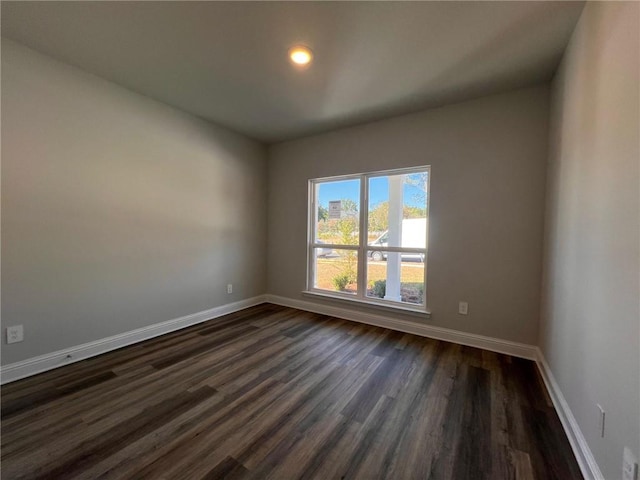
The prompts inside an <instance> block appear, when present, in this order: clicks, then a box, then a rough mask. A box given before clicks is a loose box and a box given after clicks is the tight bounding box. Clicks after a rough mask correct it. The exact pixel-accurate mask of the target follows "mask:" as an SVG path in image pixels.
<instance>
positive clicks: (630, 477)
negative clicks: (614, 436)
mask: <svg viewBox="0 0 640 480" xmlns="http://www.w3.org/2000/svg"><path fill="white" fill-rule="evenodd" d="M622 480H638V460H637V459H636V457H635V456H634V455H633V453H631V450H629V449H628V448H627V447H624V454H623V456H622Z"/></svg>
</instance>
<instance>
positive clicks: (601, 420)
mask: <svg viewBox="0 0 640 480" xmlns="http://www.w3.org/2000/svg"><path fill="white" fill-rule="evenodd" d="M596 406H597V407H598V411H599V412H600V417H599V418H598V429H599V430H600V437H602V438H604V409H603V408H602V407H601V406H600V404H596Z"/></svg>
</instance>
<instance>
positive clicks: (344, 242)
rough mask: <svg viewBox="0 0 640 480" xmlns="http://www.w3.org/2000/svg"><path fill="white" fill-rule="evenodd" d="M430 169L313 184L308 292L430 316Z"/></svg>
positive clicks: (421, 168) (377, 174)
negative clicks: (428, 301) (428, 252)
mask: <svg viewBox="0 0 640 480" xmlns="http://www.w3.org/2000/svg"><path fill="white" fill-rule="evenodd" d="M429 180H430V169H429V167H419V168H411V169H403V170H393V171H386V172H375V173H367V174H362V175H349V176H344V177H333V178H326V179H316V180H311V181H310V182H309V237H308V238H309V245H308V246H309V254H308V258H309V264H308V279H307V291H308V292H309V293H316V294H322V295H329V296H332V297H336V298H343V299H351V300H354V301H363V302H367V303H372V304H377V305H383V306H388V307H396V308H403V309H410V310H416V311H422V312H424V311H425V310H426V290H425V287H426V278H427V277H426V275H427V268H426V265H427V263H426V258H427V245H428V225H429V208H428V205H429Z"/></svg>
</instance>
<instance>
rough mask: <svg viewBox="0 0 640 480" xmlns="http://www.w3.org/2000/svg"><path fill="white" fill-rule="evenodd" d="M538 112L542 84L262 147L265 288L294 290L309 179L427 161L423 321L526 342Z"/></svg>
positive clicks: (534, 300)
mask: <svg viewBox="0 0 640 480" xmlns="http://www.w3.org/2000/svg"><path fill="white" fill-rule="evenodd" d="M547 120H548V90H547V87H545V86H541V87H535V88H529V89H524V90H519V91H514V92H510V93H505V94H502V95H495V96H490V97H485V98H481V99H478V100H474V101H470V102H465V103H460V104H456V105H451V106H447V107H444V108H439V109H434V110H429V111H425V112H423V113H418V114H413V115H406V116H402V117H397V118H393V119H389V120H385V121H381V122H377V123H371V124H368V125H364V126H359V127H354V128H348V129H343V130H339V131H336V132H332V133H328V134H323V135H317V136H314V137H309V138H305V139H301V140H297V141H291V142H286V143H281V144H278V145H275V146H272V147H271V148H270V149H269V189H268V190H269V208H268V211H269V226H268V231H269V237H268V238H269V245H268V250H269V254H268V270H269V277H268V291H269V293H271V294H276V295H282V296H285V297H289V298H293V299H300V298H301V292H302V291H303V290H304V289H305V281H306V280H305V279H306V225H307V180H308V179H311V178H317V177H325V176H332V175H342V174H348V173H361V172H369V171H376V170H384V169H391V168H400V167H409V166H417V165H431V168H432V169H431V174H432V175H431V205H430V228H429V232H430V238H429V248H430V251H429V257H428V280H427V282H428V285H427V297H428V304H429V307H430V308H431V310H432V312H433V313H432V318H431V320H428V323H429V324H432V325H438V326H442V327H447V328H452V329H456V330H462V331H465V332H472V333H478V334H482V335H488V336H492V337H498V338H502V339H508V340H513V341H517V342H524V343H529V344H534V343H536V340H537V335H538V318H539V300H540V276H541V264H542V231H543V211H544V207H543V205H544V186H545V174H546V171H545V169H546V157H547V133H548V122H547ZM305 300H309V298H305ZM460 300H466V301H468V302H469V315H468V316H460V315H458V313H457V312H458V301H460ZM314 301H317V302H321V300H314ZM339 305H344V304H343V303H340V304H339ZM345 308H348V307H345ZM395 316H397V317H399V318H400V317H402V318H404V319H408V320H414V321H424V320H419V319H418V320H416V317H412V316H408V317H403V316H402V315H399V314H395Z"/></svg>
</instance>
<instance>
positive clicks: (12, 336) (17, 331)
mask: <svg viewBox="0 0 640 480" xmlns="http://www.w3.org/2000/svg"><path fill="white" fill-rule="evenodd" d="M23 340H24V329H23V328H22V325H14V326H13V327H7V343H18V342H21V341H23Z"/></svg>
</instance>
